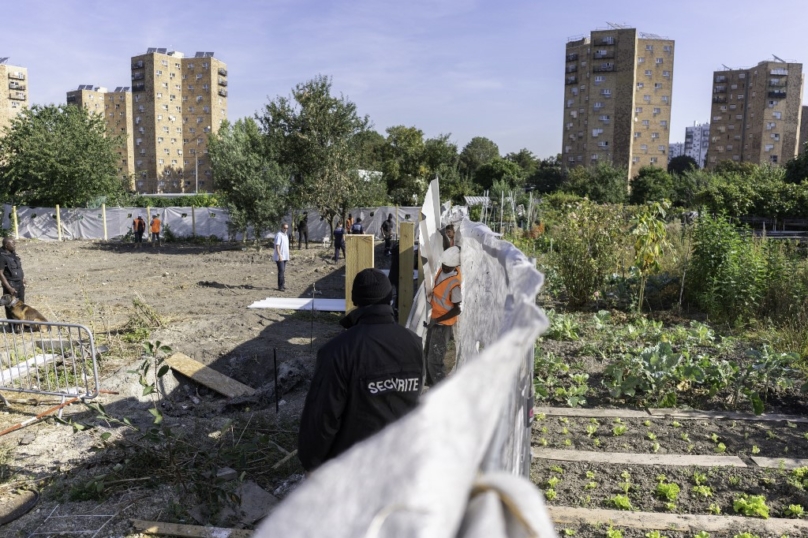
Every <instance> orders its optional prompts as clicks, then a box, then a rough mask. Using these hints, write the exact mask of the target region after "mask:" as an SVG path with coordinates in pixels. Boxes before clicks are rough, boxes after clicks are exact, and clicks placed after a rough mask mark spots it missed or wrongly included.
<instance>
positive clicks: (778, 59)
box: [772, 54, 788, 64]
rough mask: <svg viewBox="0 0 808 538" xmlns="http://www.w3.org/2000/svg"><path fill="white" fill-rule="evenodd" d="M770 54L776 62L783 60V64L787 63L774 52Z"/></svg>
mask: <svg viewBox="0 0 808 538" xmlns="http://www.w3.org/2000/svg"><path fill="white" fill-rule="evenodd" d="M772 56H773V57H774V59H775V60H777V61H778V62H783V63H784V64H787V63H788V62H787V61H785V60H784V59H782V58H780V57H779V56H777V55H776V54H772Z"/></svg>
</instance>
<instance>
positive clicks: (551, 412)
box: [533, 407, 651, 418]
mask: <svg viewBox="0 0 808 538" xmlns="http://www.w3.org/2000/svg"><path fill="white" fill-rule="evenodd" d="M539 413H543V414H545V415H548V416H554V417H594V418H598V417H606V418H651V417H649V415H648V412H647V411H642V410H640V409H581V408H577V407H534V408H533V414H534V415H538V414H539Z"/></svg>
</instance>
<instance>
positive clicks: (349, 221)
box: [345, 213, 353, 232]
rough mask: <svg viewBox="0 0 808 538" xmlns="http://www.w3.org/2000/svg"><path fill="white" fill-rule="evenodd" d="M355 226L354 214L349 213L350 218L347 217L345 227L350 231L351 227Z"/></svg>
mask: <svg viewBox="0 0 808 538" xmlns="http://www.w3.org/2000/svg"><path fill="white" fill-rule="evenodd" d="M352 227H353V215H351V214H350V213H348V218H347V219H345V229H346V230H347V231H348V232H350V231H351V228H352Z"/></svg>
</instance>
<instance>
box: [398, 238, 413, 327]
mask: <svg viewBox="0 0 808 538" xmlns="http://www.w3.org/2000/svg"><path fill="white" fill-rule="evenodd" d="M399 231H400V234H401V235H400V236H399V241H398V253H399V257H398V323H399V325H406V324H407V319H409V317H410V310H412V268H413V262H414V261H415V259H414V258H413V256H414V255H415V251H414V246H415V223H414V222H402V223H401V229H400V230H399Z"/></svg>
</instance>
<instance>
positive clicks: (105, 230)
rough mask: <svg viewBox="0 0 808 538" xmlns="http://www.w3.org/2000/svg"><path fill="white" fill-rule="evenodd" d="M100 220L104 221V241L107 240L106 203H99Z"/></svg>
mask: <svg viewBox="0 0 808 538" xmlns="http://www.w3.org/2000/svg"><path fill="white" fill-rule="evenodd" d="M101 220H102V221H103V223H104V241H106V240H107V204H101Z"/></svg>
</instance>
